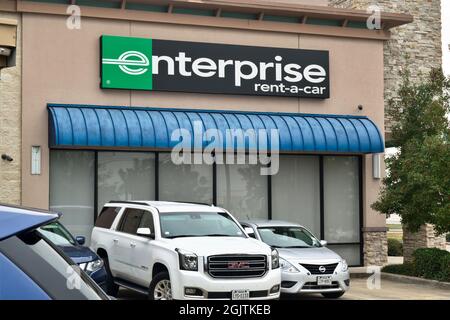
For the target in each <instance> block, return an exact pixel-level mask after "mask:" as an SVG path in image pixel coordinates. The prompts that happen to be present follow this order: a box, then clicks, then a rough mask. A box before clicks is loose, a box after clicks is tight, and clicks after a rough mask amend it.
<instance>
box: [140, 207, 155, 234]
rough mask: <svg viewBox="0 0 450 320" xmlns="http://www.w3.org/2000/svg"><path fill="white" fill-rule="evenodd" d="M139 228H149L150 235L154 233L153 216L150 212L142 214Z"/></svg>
mask: <svg viewBox="0 0 450 320" xmlns="http://www.w3.org/2000/svg"><path fill="white" fill-rule="evenodd" d="M139 228H149V229H150V232H151V233H155V226H154V223H153V215H152V214H151V212H148V211H144V212H143V214H142V218H141V222H140V223H139Z"/></svg>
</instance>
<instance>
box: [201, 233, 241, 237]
mask: <svg viewBox="0 0 450 320" xmlns="http://www.w3.org/2000/svg"><path fill="white" fill-rule="evenodd" d="M205 237H237V236H233V235H231V234H222V233H213V234H206V235H205Z"/></svg>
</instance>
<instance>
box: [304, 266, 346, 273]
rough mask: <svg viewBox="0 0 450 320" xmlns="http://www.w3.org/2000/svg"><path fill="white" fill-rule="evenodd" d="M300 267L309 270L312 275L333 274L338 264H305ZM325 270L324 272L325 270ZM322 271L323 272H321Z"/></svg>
mask: <svg viewBox="0 0 450 320" xmlns="http://www.w3.org/2000/svg"><path fill="white" fill-rule="evenodd" d="M300 265H301V266H302V267H303V268H305V269H307V270H308V271H309V272H310V273H311V274H332V273H333V272H334V270H335V269H336V267H337V265H338V264H337V263H332V264H304V263H300ZM322 267H323V268H325V270H323V268H322ZM321 270H322V271H321Z"/></svg>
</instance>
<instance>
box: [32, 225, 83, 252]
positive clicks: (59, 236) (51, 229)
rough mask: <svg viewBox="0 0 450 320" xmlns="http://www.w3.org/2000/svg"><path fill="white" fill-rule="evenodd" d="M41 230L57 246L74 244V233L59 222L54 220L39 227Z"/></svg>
mask: <svg viewBox="0 0 450 320" xmlns="http://www.w3.org/2000/svg"><path fill="white" fill-rule="evenodd" d="M39 231H41V232H42V234H43V235H44V236H45V237H46V238H47V239H49V240H50V241H51V242H52V243H54V244H55V245H57V246H74V245H75V244H76V243H75V240H74V239H73V237H72V235H71V234H70V233H69V231H67V229H66V228H64V227H63V225H62V224H60V223H59V222H53V223H50V224H47V225H45V226H43V227H40V228H39Z"/></svg>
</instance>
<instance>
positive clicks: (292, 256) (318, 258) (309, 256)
mask: <svg viewBox="0 0 450 320" xmlns="http://www.w3.org/2000/svg"><path fill="white" fill-rule="evenodd" d="M277 250H278V252H279V253H280V257H281V258H283V259H285V260H288V261H296V262H303V263H315V262H317V263H334V262H338V261H340V260H341V257H340V256H339V255H338V254H337V253H335V252H333V251H331V250H330V249H328V248H326V247H320V248H291V249H289V248H278V249H277Z"/></svg>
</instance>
